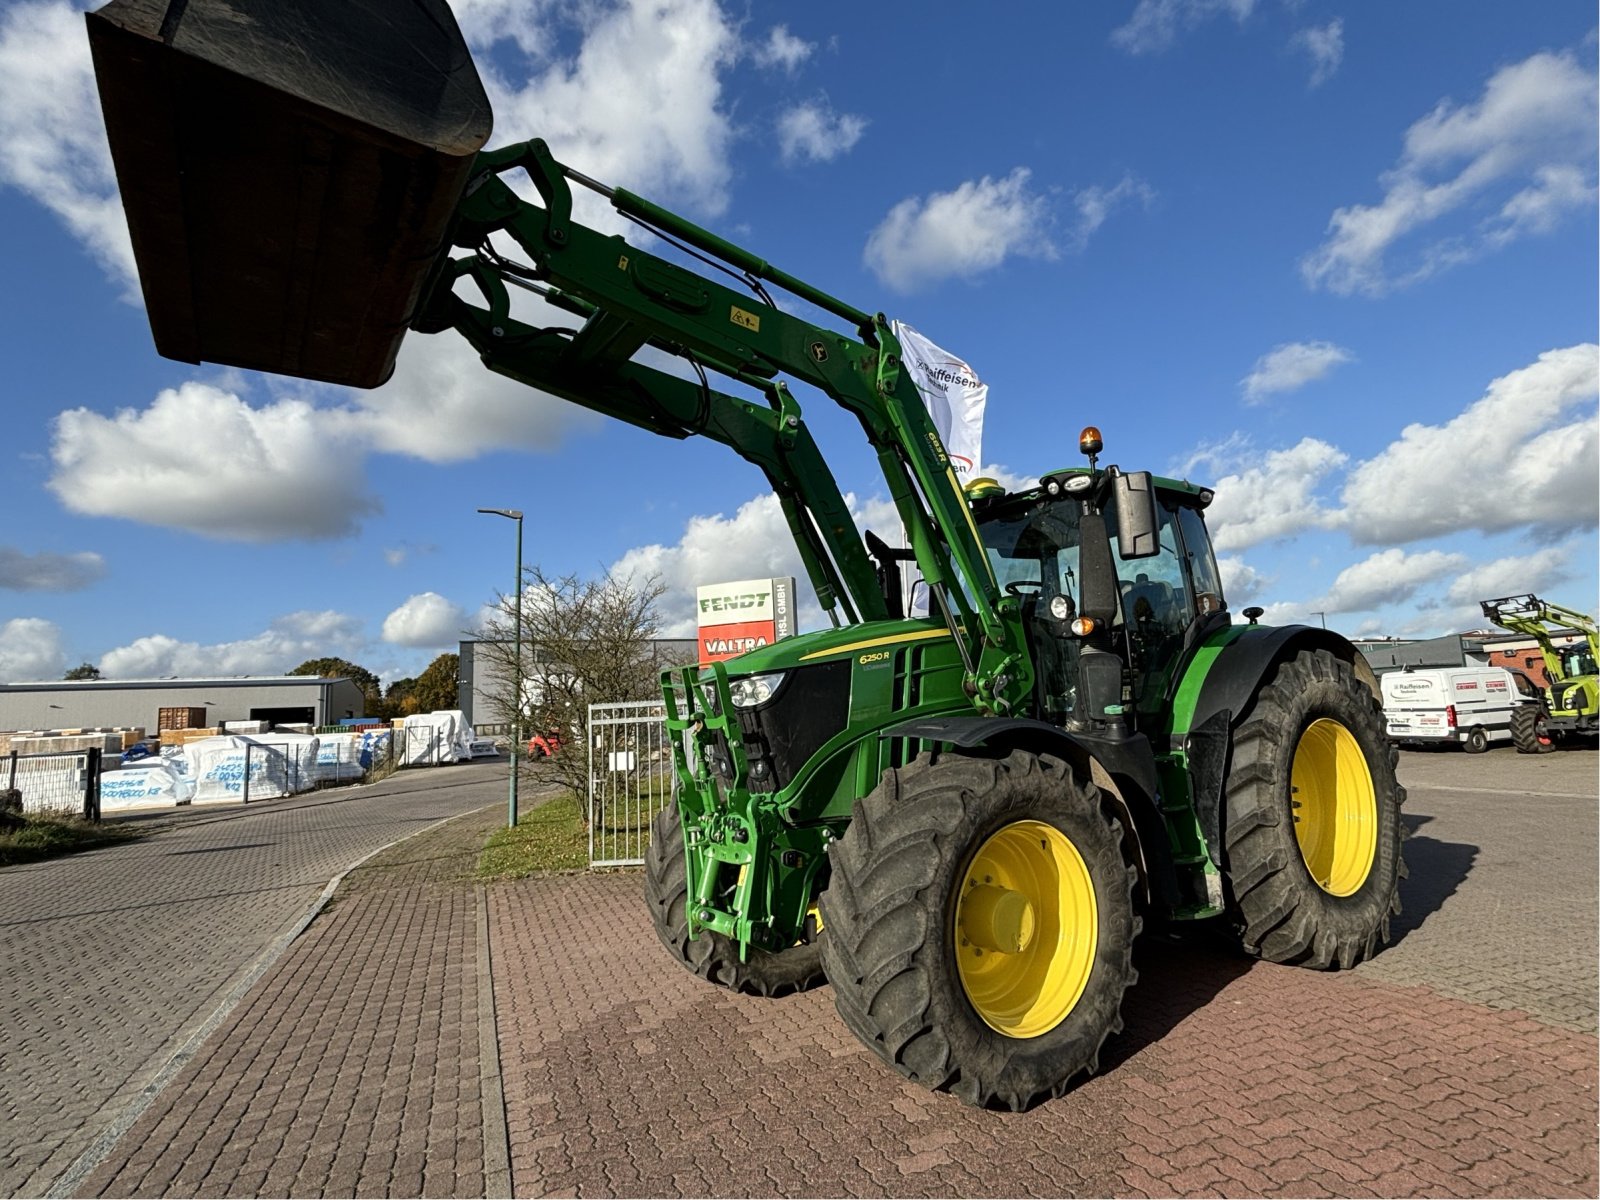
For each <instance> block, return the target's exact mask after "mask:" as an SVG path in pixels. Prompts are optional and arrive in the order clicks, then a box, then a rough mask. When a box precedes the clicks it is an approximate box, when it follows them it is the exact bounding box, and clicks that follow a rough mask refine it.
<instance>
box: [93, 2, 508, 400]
mask: <svg viewBox="0 0 1600 1200" xmlns="http://www.w3.org/2000/svg"><path fill="white" fill-rule="evenodd" d="M87 20H88V27H89V45H90V50H91V52H92V54H93V58H94V68H95V78H96V81H97V83H98V85H99V89H100V105H101V109H102V110H103V112H104V114H105V122H106V133H107V136H108V138H109V140H110V143H111V157H112V160H113V162H114V164H115V166H116V173H117V185H118V188H119V189H120V190H121V193H122V203H123V208H124V209H125V210H126V212H127V216H128V229H129V233H130V234H131V236H132V240H133V251H134V257H135V259H136V260H137V262H138V267H139V282H140V285H141V287H142V288H143V290H144V300H145V307H146V309H147V310H148V312H149V317H150V329H151V332H152V334H153V335H154V337H155V343H156V349H157V350H158V351H159V352H160V353H161V354H162V355H164V356H165V357H167V358H173V359H178V360H180V361H182V362H191V363H200V362H211V363H220V364H223V365H226V366H234V367H246V368H249V369H251V370H256V371H272V372H276V373H278V374H281V375H293V376H297V377H300V378H303V379H316V380H321V381H324V382H327V383H340V384H348V385H351V386H353V387H376V386H377V385H378V384H380V383H382V382H384V380H386V379H388V377H389V376H390V374H391V373H392V372H393V371H394V359H395V354H396V353H397V352H398V350H399V348H400V342H401V340H402V339H403V338H404V337H405V333H406V329H407V327H408V326H409V324H410V322H411V320H412V318H413V316H414V315H415V313H416V308H417V305H418V302H419V299H420V296H421V293H422V289H423V285H424V283H425V281H426V279H427V277H428V274H429V271H430V270H431V269H432V267H433V265H434V263H435V262H436V261H437V260H438V259H439V258H440V256H441V255H442V254H444V253H445V252H446V251H447V248H448V244H449V242H448V238H449V230H450V224H451V218H452V215H453V213H454V211H455V207H456V204H457V202H458V201H459V200H460V198H461V194H462V192H463V190H464V189H465V188H466V185H467V178H468V173H469V171H470V170H471V168H472V162H473V159H474V157H475V156H476V154H477V152H478V150H479V149H480V148H481V147H482V146H483V144H484V142H485V141H487V140H488V137H489V132H490V129H491V126H492V118H491V114H490V111H489V102H488V99H487V97H486V96H485V95H484V91H483V84H482V82H481V81H480V80H479V78H478V73H477V69H476V68H475V67H474V66H473V63H472V56H471V54H470V52H469V51H468V50H467V46H466V42H465V40H464V39H463V38H462V36H461V31H460V29H459V27H458V26H457V25H456V21H455V18H454V16H453V15H452V14H451V12H450V9H449V6H448V5H447V4H446V3H445V0H111V3H109V4H107V5H105V6H104V7H103V8H100V9H98V10H97V11H95V12H92V13H89V14H88V18H87Z"/></svg>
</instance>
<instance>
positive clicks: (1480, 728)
mask: <svg viewBox="0 0 1600 1200" xmlns="http://www.w3.org/2000/svg"><path fill="white" fill-rule="evenodd" d="M1379 682H1380V685H1381V687H1382V689H1383V715H1384V717H1385V718H1386V719H1387V720H1388V722H1389V738H1390V740H1391V741H1396V742H1414V743H1418V744H1429V745H1437V744H1439V743H1441V742H1455V743H1457V744H1459V745H1460V746H1461V747H1462V748H1463V749H1465V750H1467V751H1468V752H1469V753H1472V754H1479V753H1482V752H1483V751H1485V750H1487V749H1488V748H1489V743H1490V742H1509V741H1510V740H1511V713H1512V711H1513V710H1514V709H1515V708H1516V707H1517V706H1518V705H1519V704H1521V703H1522V702H1523V696H1522V694H1521V693H1520V692H1519V691H1518V688H1517V682H1516V680H1514V679H1513V678H1512V677H1511V672H1510V671H1507V670H1506V669H1505V668H1503V667H1448V668H1440V669H1436V670H1423V671H1418V670H1412V669H1410V668H1406V669H1404V670H1400V671H1389V672H1387V673H1385V674H1384V675H1383V676H1381V677H1380V681H1379Z"/></svg>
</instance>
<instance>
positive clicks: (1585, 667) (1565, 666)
mask: <svg viewBox="0 0 1600 1200" xmlns="http://www.w3.org/2000/svg"><path fill="white" fill-rule="evenodd" d="M1561 670H1562V673H1563V674H1565V675H1566V676H1567V677H1568V678H1569V679H1570V678H1571V677H1572V676H1574V675H1593V674H1594V673H1595V669H1594V655H1592V654H1590V653H1589V652H1588V651H1587V650H1569V651H1567V653H1566V654H1564V655H1562V657H1561Z"/></svg>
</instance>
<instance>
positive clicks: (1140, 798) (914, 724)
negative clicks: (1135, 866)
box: [879, 716, 1180, 908]
mask: <svg viewBox="0 0 1600 1200" xmlns="http://www.w3.org/2000/svg"><path fill="white" fill-rule="evenodd" d="M879 736H880V737H883V738H919V739H922V740H925V741H930V742H947V743H949V744H950V745H952V746H958V747H960V748H961V749H963V750H973V749H978V748H983V749H986V750H993V751H1005V750H1010V749H1014V748H1015V749H1028V750H1036V751H1041V752H1043V753H1046V754H1054V755H1056V756H1058V757H1060V758H1063V759H1065V760H1066V761H1067V762H1069V763H1071V764H1072V766H1073V767H1074V768H1075V769H1076V770H1078V771H1080V772H1082V773H1083V775H1084V776H1085V777H1086V778H1092V769H1091V766H1090V764H1091V763H1094V764H1096V765H1098V766H1099V767H1100V769H1101V770H1102V771H1104V772H1105V773H1106V774H1107V775H1108V776H1110V778H1111V782H1112V784H1113V786H1114V789H1115V791H1116V793H1117V796H1118V798H1119V799H1120V800H1121V801H1122V804H1123V807H1124V808H1126V809H1127V812H1128V816H1129V817H1130V818H1131V819H1132V821H1133V832H1134V836H1135V837H1136V838H1137V839H1138V842H1139V853H1140V855H1141V856H1142V857H1143V859H1144V864H1143V875H1144V883H1145V886H1146V889H1147V890H1148V891H1150V893H1151V898H1152V899H1154V900H1158V901H1159V902H1161V903H1162V904H1164V905H1166V906H1167V907H1169V908H1171V907H1175V906H1176V905H1177V904H1178V903H1179V899H1180V898H1179V895H1178V889H1177V883H1176V878H1175V874H1174V871H1173V869H1172V853H1171V850H1170V848H1169V847H1168V845H1167V833H1166V824H1165V823H1164V822H1163V821H1162V819H1161V812H1160V809H1159V808H1158V807H1157V800H1156V767H1155V756H1154V755H1153V754H1152V752H1151V750H1150V742H1149V740H1148V739H1147V738H1146V737H1145V736H1144V735H1143V734H1142V733H1136V734H1130V735H1128V736H1125V737H1119V738H1109V737H1102V736H1097V735H1095V734H1091V733H1082V732H1069V731H1067V730H1065V729H1062V728H1060V727H1059V726H1056V725H1052V724H1050V723H1049V722H1048V721H1036V720H1033V719H1031V718H1028V717H975V716H955V717H924V718H921V719H919V720H915V721H908V722H906V723H904V724H901V725H895V726H891V727H890V728H888V729H885V730H884V731H883V732H882V733H881V734H880V735H879Z"/></svg>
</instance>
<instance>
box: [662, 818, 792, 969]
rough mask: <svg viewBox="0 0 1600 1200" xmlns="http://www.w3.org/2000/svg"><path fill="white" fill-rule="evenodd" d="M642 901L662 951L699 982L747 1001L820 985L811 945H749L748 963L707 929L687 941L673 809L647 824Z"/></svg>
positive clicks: (684, 863) (679, 831)
mask: <svg viewBox="0 0 1600 1200" xmlns="http://www.w3.org/2000/svg"><path fill="white" fill-rule="evenodd" d="M644 896H645V900H646V902H647V903H648V904H649V906H650V920H651V923H652V924H654V925H655V929H656V936H657V937H658V938H660V939H661V944H662V945H663V946H665V947H666V948H667V952H668V953H669V954H671V955H672V957H673V958H675V959H677V961H678V962H680V963H682V964H683V966H684V967H685V968H687V969H688V970H690V971H693V972H694V973H695V974H696V975H698V976H700V978H701V979H704V980H706V981H707V982H709V983H714V984H716V985H717V986H719V987H725V988H728V989H729V990H730V991H735V992H743V993H744V994H745V995H749V996H773V997H776V996H787V995H789V994H790V993H791V992H803V991H805V990H806V989H808V988H812V987H815V986H817V985H818V984H819V983H822V982H824V977H823V974H822V955H821V951H820V949H819V947H818V946H817V944H816V943H815V942H806V943H802V944H801V945H798V946H791V947H790V948H789V949H787V950H780V951H778V952H777V953H775V954H774V953H773V952H771V951H769V950H761V949H759V948H757V947H754V946H752V947H751V948H750V957H749V961H748V962H740V961H739V947H738V946H737V945H735V944H734V943H733V941H731V940H730V939H729V938H727V937H724V936H723V935H722V934H720V933H714V932H712V931H711V930H709V929H703V930H701V931H700V936H699V937H695V938H691V937H690V936H689V864H688V859H687V857H686V851H685V850H684V845H683V823H682V818H681V817H680V816H679V813H678V806H677V805H676V804H669V805H667V807H666V808H664V809H662V810H661V811H660V812H659V813H657V814H656V816H655V819H654V820H652V821H651V822H650V844H649V846H647V847H646V848H645V854H644Z"/></svg>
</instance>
